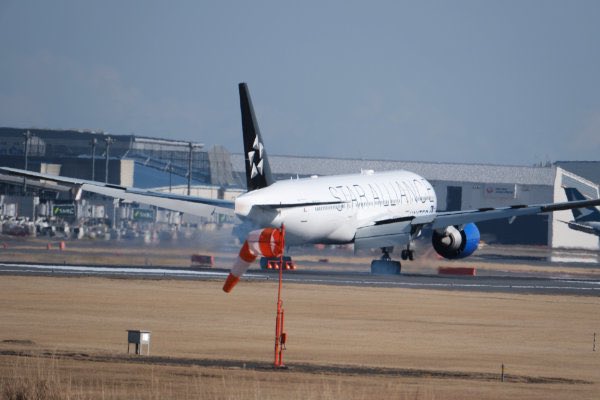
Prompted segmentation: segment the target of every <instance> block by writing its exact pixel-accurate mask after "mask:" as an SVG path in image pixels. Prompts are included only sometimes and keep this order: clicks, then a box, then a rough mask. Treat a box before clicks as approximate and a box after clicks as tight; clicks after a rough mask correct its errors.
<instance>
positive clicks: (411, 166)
mask: <svg viewBox="0 0 600 400" xmlns="http://www.w3.org/2000/svg"><path fill="white" fill-rule="evenodd" d="M269 161H270V163H271V169H272V170H273V173H274V174H276V175H278V176H279V177H282V176H284V175H289V176H293V177H295V176H296V175H299V176H310V175H337V174H349V173H358V172H360V170H361V169H372V170H374V171H389V170H397V169H403V170H408V171H412V172H415V173H417V174H419V175H421V176H423V177H424V178H426V179H428V180H432V181H451V182H452V181H456V182H477V183H516V184H521V185H545V186H553V185H554V177H555V175H556V168H555V167H554V166H549V167H526V166H510V165H488V164H453V163H428V162H417V161H386V160H353V159H346V158H318V157H298V156H274V155H269ZM231 163H232V167H233V170H234V171H236V172H243V171H244V156H243V154H232V155H231Z"/></svg>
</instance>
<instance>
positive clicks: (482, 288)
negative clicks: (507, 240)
mask: <svg viewBox="0 0 600 400" xmlns="http://www.w3.org/2000/svg"><path fill="white" fill-rule="evenodd" d="M227 274H228V271H227V270H225V269H215V268H211V269H191V268H190V269H184V268H152V267H127V266H84V265H51V264H25V263H0V275H44V276H47V275H54V276H73V277H76V276H102V277H119V278H131V279H182V280H217V281H220V280H224V279H225V277H226V276H227ZM275 279H277V272H275V271H263V270H258V269H251V270H250V271H248V273H246V274H245V275H244V278H243V280H247V281H268V280H275ZM285 282H287V283H298V284H314V285H339V286H366V287H388V288H406V289H433V290H446V291H467V292H469V291H470V292H497V293H522V294H546V295H580V296H600V279H591V278H585V279H575V278H568V277H567V278H548V277H523V276H512V275H490V276H468V277H463V276H460V277H458V276H440V275H425V274H423V275H422V274H403V275H372V274H369V273H364V272H348V271H336V270H335V269H331V270H328V271H309V270H295V271H285V272H284V283H285ZM242 284H243V282H242Z"/></svg>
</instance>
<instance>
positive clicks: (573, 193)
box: [564, 187, 600, 236]
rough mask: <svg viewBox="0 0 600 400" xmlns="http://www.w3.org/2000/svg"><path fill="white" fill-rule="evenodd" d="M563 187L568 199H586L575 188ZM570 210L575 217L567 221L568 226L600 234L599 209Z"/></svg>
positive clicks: (590, 207)
mask: <svg viewBox="0 0 600 400" xmlns="http://www.w3.org/2000/svg"><path fill="white" fill-rule="evenodd" d="M564 189H565V193H566V194H567V199H569V201H581V200H585V199H586V198H585V196H584V195H583V194H582V193H581V192H580V191H579V190H577V189H575V188H572V187H566V188H564ZM571 212H572V213H573V218H575V219H574V220H573V221H569V222H567V225H569V228H571V229H573V230H576V231H581V232H585V233H590V234H592V235H596V236H600V211H598V209H597V208H596V207H592V206H589V207H582V208H573V209H572V210H571Z"/></svg>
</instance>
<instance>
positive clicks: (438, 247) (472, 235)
mask: <svg viewBox="0 0 600 400" xmlns="http://www.w3.org/2000/svg"><path fill="white" fill-rule="evenodd" d="M480 238H481V235H480V234H479V229H477V226H476V225H475V224H473V223H470V224H466V225H465V226H464V227H463V228H462V229H458V228H457V227H455V226H448V227H447V228H446V229H445V230H443V231H437V230H436V231H433V236H432V238H431V243H432V244H433V248H434V249H435V251H436V252H437V253H438V254H439V255H440V256H442V257H444V258H447V259H450V260H454V259H458V258H465V257H468V256H470V255H471V254H473V252H475V250H477V246H478V245H479V239H480Z"/></svg>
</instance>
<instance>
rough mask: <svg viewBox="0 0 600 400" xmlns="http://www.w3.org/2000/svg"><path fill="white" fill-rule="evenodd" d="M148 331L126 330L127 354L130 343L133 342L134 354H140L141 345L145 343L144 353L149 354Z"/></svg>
mask: <svg viewBox="0 0 600 400" xmlns="http://www.w3.org/2000/svg"><path fill="white" fill-rule="evenodd" d="M150 334H151V332H150V331H137V330H127V354H129V348H130V345H131V344H135V354H142V346H143V345H146V355H148V356H149V355H150Z"/></svg>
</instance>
